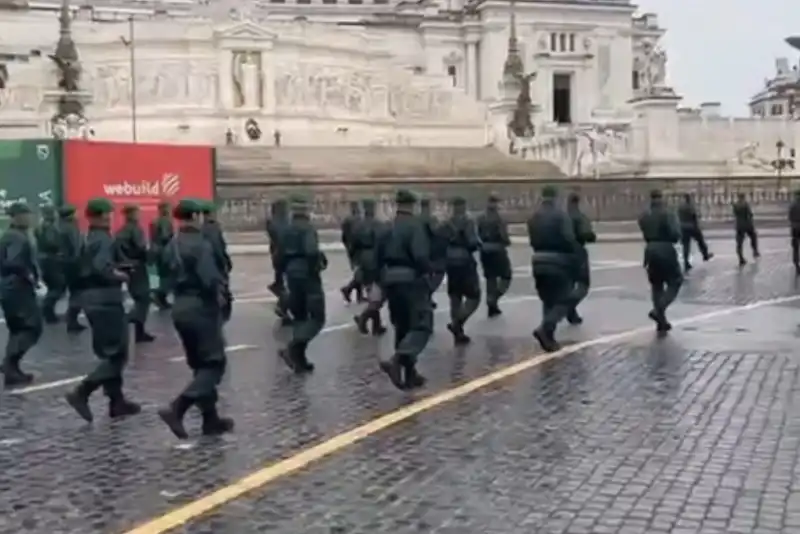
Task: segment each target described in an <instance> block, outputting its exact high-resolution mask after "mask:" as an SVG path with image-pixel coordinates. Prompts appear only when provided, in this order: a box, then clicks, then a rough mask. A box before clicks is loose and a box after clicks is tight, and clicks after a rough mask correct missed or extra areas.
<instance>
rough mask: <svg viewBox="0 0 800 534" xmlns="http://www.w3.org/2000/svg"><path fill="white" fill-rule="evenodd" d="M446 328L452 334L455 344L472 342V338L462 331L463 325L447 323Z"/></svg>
mask: <svg viewBox="0 0 800 534" xmlns="http://www.w3.org/2000/svg"><path fill="white" fill-rule="evenodd" d="M447 329H448V330H450V333H451V334H453V343H455V344H456V345H469V344H470V343H471V342H472V338H470V337H469V336H468V335H467V334H465V333H464V325H461V324H457V323H449V324H448V325H447Z"/></svg>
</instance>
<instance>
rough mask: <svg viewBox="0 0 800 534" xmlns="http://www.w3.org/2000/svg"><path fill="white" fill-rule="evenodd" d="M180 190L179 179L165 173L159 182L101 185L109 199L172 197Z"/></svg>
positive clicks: (176, 176) (146, 181) (126, 182)
mask: <svg viewBox="0 0 800 534" xmlns="http://www.w3.org/2000/svg"><path fill="white" fill-rule="evenodd" d="M180 190H181V177H180V176H179V175H177V174H173V173H165V174H164V175H163V176H162V177H161V179H160V180H153V181H148V180H142V181H141V182H129V181H127V180H125V181H123V182H122V183H119V184H103V191H104V192H105V194H106V195H108V196H111V197H115V196H116V197H162V196H167V197H173V196H175V195H177V194H178V193H180Z"/></svg>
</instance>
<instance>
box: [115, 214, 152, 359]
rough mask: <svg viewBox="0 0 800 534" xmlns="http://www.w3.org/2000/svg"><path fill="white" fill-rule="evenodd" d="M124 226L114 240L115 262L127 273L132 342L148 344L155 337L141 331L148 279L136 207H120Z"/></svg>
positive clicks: (145, 245) (146, 255)
mask: <svg viewBox="0 0 800 534" xmlns="http://www.w3.org/2000/svg"><path fill="white" fill-rule="evenodd" d="M122 213H123V215H124V216H125V224H123V225H122V227H121V228H120V229H119V230H118V231H117V235H116V236H115V238H114V246H115V247H116V256H115V259H116V261H117V263H118V264H119V265H120V266H124V269H125V271H126V272H127V274H128V293H129V294H130V296H131V298H132V299H133V310H132V312H131V316H130V320H131V322H132V323H133V327H134V332H135V336H136V343H149V342H151V341H153V340H154V339H155V338H154V337H153V336H152V335H150V334H149V333H148V332H147V331H146V330H145V324H146V323H147V314H148V312H149V311H150V276H149V274H148V273H147V263H148V259H149V257H150V256H149V253H148V250H147V241H145V237H144V230H142V226H141V225H140V224H139V208H138V206H132V205H127V206H123V208H122Z"/></svg>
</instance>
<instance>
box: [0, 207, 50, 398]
mask: <svg viewBox="0 0 800 534" xmlns="http://www.w3.org/2000/svg"><path fill="white" fill-rule="evenodd" d="M8 215H9V217H11V225H10V226H9V228H8V230H6V231H5V233H3V236H2V237H0V305H1V306H2V308H3V314H4V315H5V318H6V327H7V328H8V341H7V342H6V354H5V358H4V359H3V366H2V369H0V370H1V371H2V372H3V374H4V375H5V385H6V387H14V386H25V385H28V384H30V383H31V382H32V381H33V375H31V374H29V373H25V372H23V371H22V369H20V366H19V364H20V362H21V361H22V358H23V357H24V356H25V353H26V352H28V350H30V349H31V347H33V346H34V345H35V344H36V343H37V342H38V341H39V338H40V337H41V335H42V315H41V312H40V310H39V304H38V302H37V299H36V287H37V285H38V284H39V272H38V269H37V267H36V259H35V258H34V251H33V245H32V243H31V241H30V238H29V237H28V230H29V228H30V225H31V210H30V208H29V207H28V206H27V205H26V204H23V203H20V202H16V203H14V204H12V205H11V206H9V208H8Z"/></svg>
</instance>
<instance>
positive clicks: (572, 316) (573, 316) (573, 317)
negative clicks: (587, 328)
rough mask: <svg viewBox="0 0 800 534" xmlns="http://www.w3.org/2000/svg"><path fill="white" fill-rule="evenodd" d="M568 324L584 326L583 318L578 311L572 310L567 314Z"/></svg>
mask: <svg viewBox="0 0 800 534" xmlns="http://www.w3.org/2000/svg"><path fill="white" fill-rule="evenodd" d="M567 322H568V323H569V324H571V325H579V324H583V317H581V316H580V315H579V314H578V312H577V310H574V309H573V310H570V311H569V313H568V314H567Z"/></svg>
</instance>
